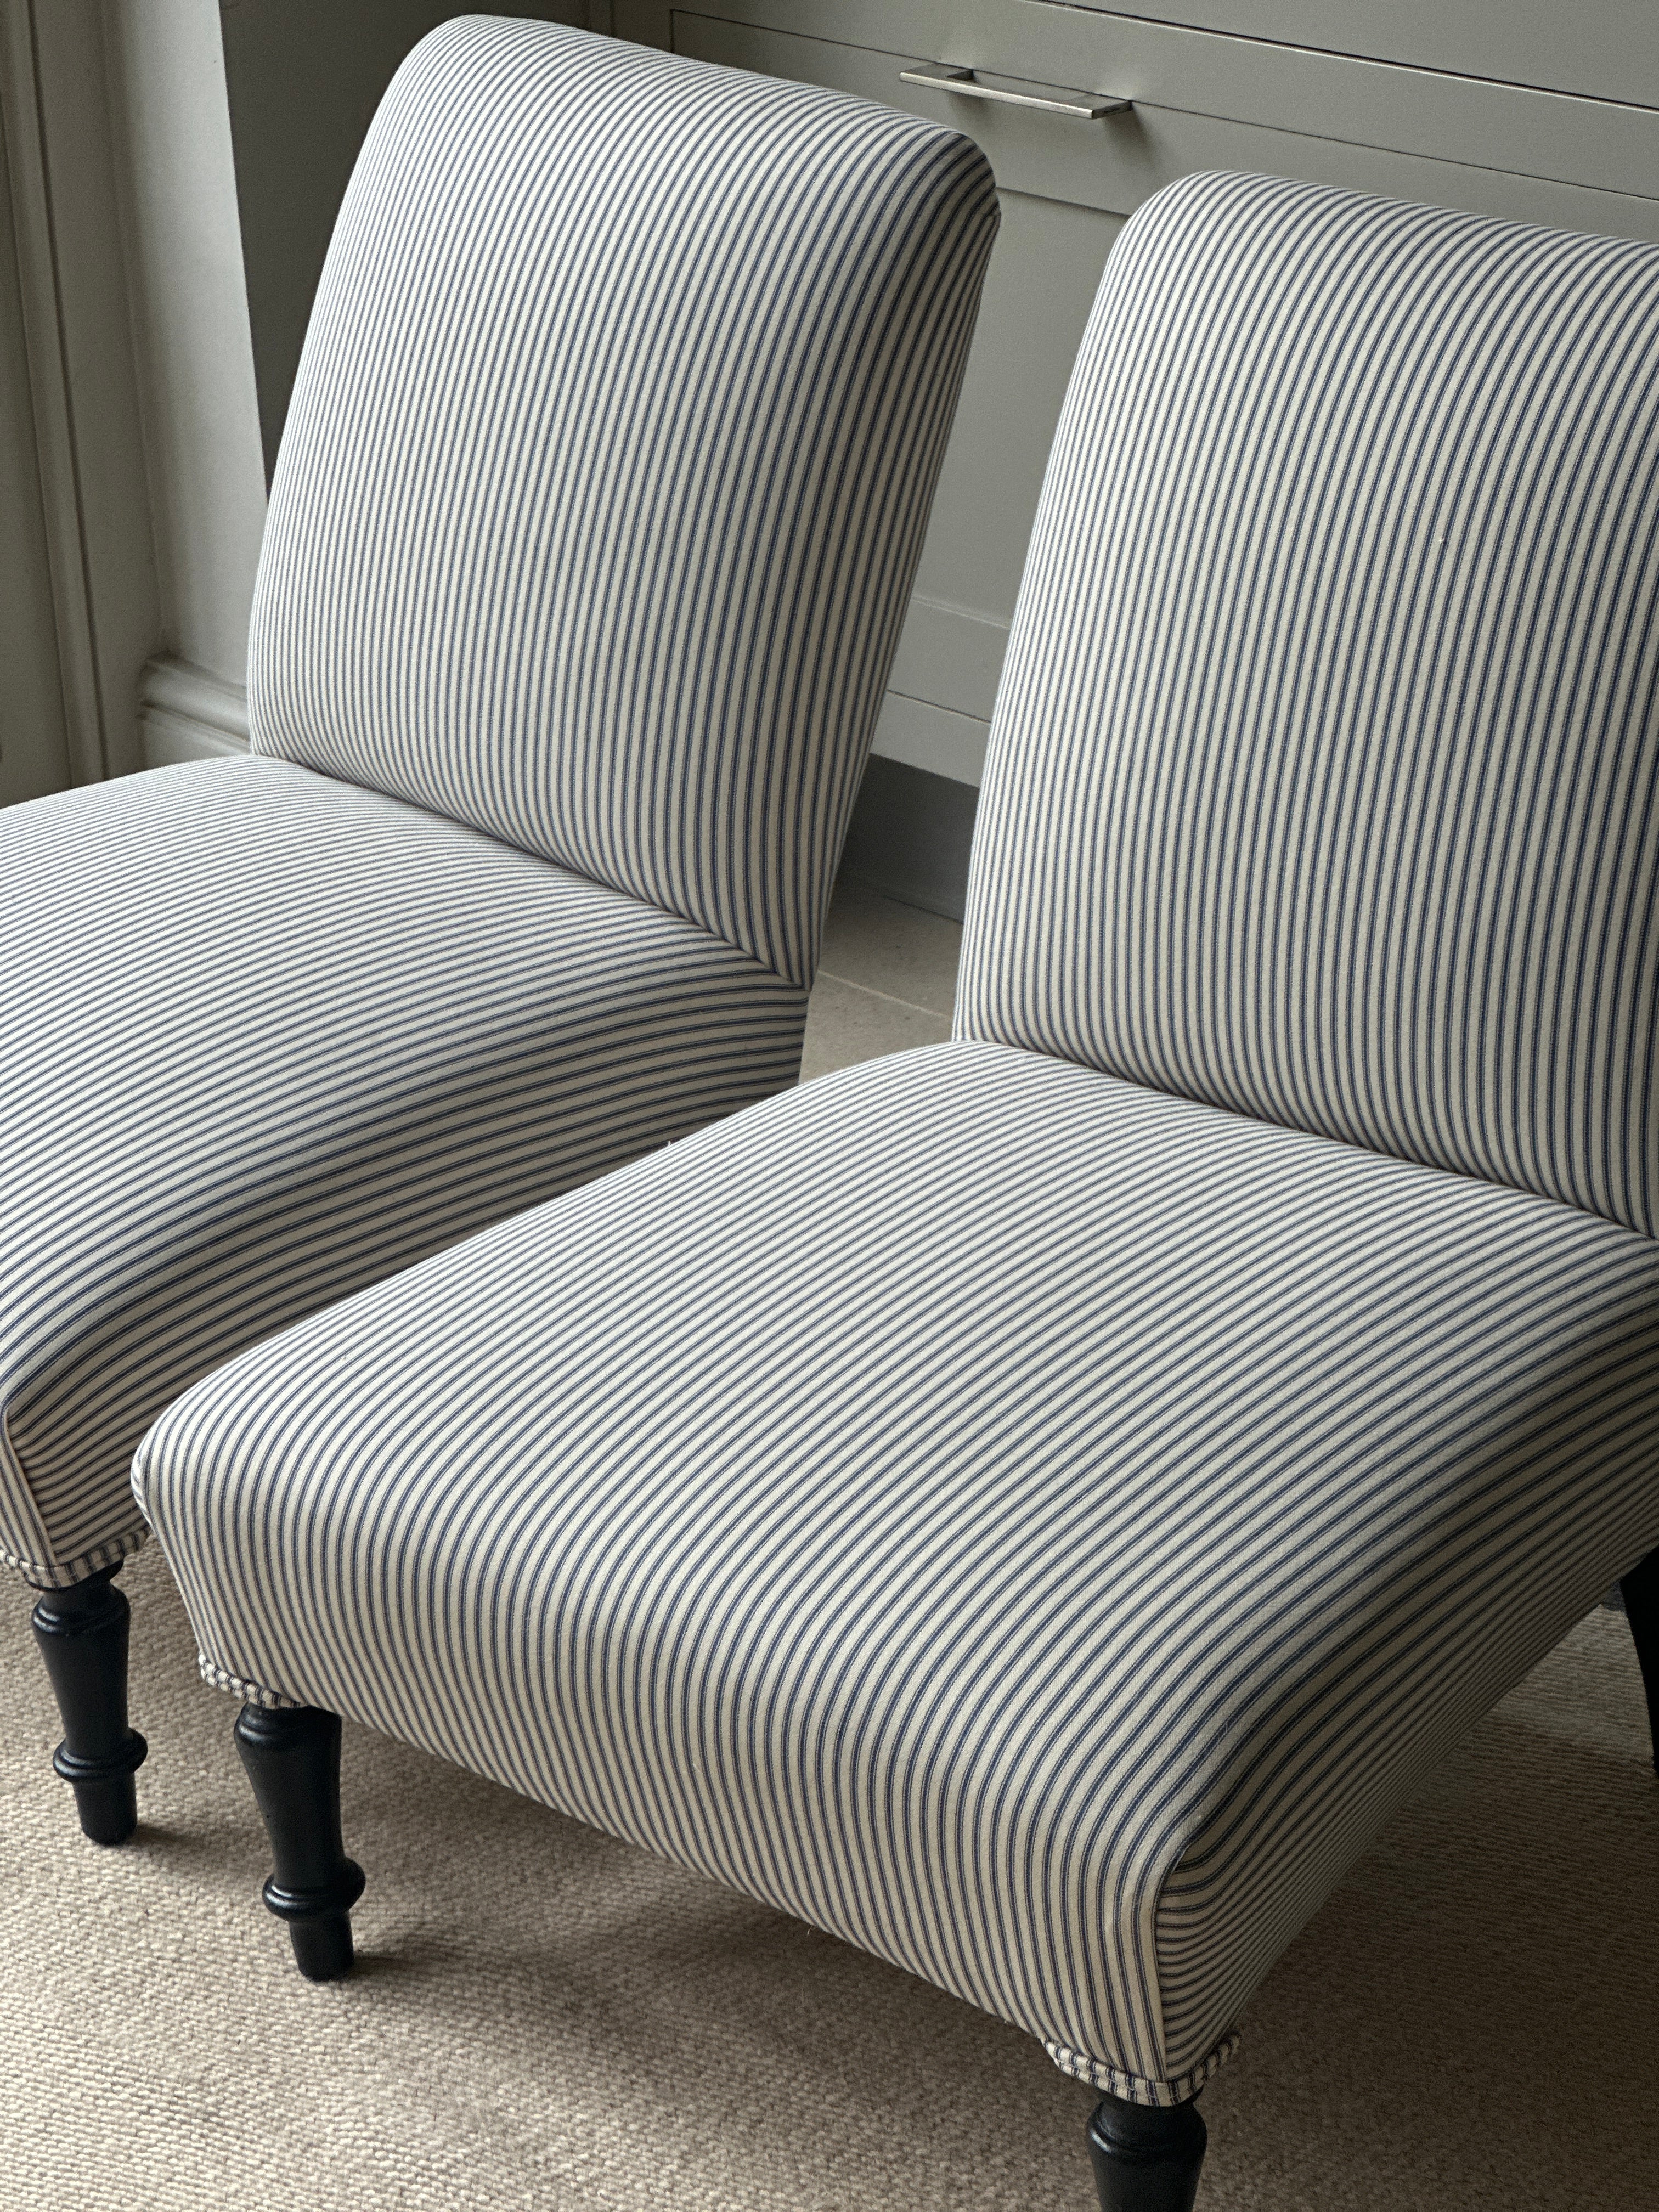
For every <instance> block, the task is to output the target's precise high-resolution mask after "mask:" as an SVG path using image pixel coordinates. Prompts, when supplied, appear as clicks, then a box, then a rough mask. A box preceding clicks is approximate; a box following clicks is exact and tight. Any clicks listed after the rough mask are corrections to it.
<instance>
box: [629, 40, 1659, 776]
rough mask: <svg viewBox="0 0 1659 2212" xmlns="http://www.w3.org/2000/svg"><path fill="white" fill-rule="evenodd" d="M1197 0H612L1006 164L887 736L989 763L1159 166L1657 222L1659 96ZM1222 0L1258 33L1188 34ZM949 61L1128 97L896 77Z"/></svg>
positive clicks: (1585, 223)
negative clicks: (1000, 685) (1042, 529)
mask: <svg viewBox="0 0 1659 2212" xmlns="http://www.w3.org/2000/svg"><path fill="white" fill-rule="evenodd" d="M1597 4H1598V5H1599V6H1601V8H1602V9H1608V8H1613V9H1617V8H1618V7H1619V6H1621V5H1622V4H1623V0H1597ZM1183 8H1184V12H1185V15H1186V16H1187V18H1188V20H1187V21H1185V22H1175V23H1171V22H1169V21H1148V20H1146V19H1145V18H1141V17H1139V16H1133V15H1125V14H1122V13H1119V12H1109V11H1106V10H1103V9H1099V8H1097V7H1093V6H1091V5H1088V4H1074V5H1069V6H1058V5H1054V4H1050V0H705V4H703V5H702V6H697V7H675V6H671V5H667V4H664V0H615V4H614V6H613V8H612V9H611V21H610V27H611V28H613V29H614V30H616V31H617V32H618V33H621V34H623V35H624V36H628V37H633V38H637V39H641V40H646V41H647V42H648V43H652V44H656V45H662V46H672V47H673V49H674V50H675V51H676V52H680V53H684V54H689V55H695V56H696V57H698V58H702V59H703V60H707V61H713V62H723V63H726V64H732V65H734V66H736V67H738V68H743V69H753V70H764V71H766V72H768V73H769V74H770V75H773V76H784V77H793V78H798V79H801V80H804V81H805V82H811V83H818V84H828V85H835V86H838V87H840V88H842V89H844V90H846V91H849V92H856V93H860V94H863V95H864V96H865V97H866V98H869V99H873V100H884V101H886V102H887V103H888V104H889V105H890V106H900V107H906V108H908V109H910V110H911V111H912V112H915V113H918V114H924V115H929V116H932V117H934V118H937V119H939V120H941V121H949V122H951V124H953V125H956V126H957V128H958V129H960V130H963V131H968V132H969V134H970V135H971V136H972V137H974V138H975V139H976V140H977V142H978V143H979V144H980V145H981V147H982V148H983V149H984V150H985V152H986V153H987V155H988V156H989V158H990V160H991V163H992V166H993V167H994V170H995V172H996V176H997V182H998V186H999V189H1000V195H1001V200H1002V231H1001V235H1000V239H999V240H998V244H997V248H996V252H995V254H994V257H993V259H992V264H991V268H990V272H989V275H988V277H987V283H986V290H985V296H984V301H983V305H982V307H981V312H980V319H979V326H978V330H977V332H976V334H975V340H974V351H973V356H972V358H971V360H970V362H969V370H968V376H967V380H966V384H965V386H964V388H963V397H962V404H961V408H960V410H959V412H958V415H957V426H956V430H955V434H954V436H953V438H952V441H951V450H950V453H949V455H948V456H947V459H946V461H945V471H944V474H943V477H942V478H941V480H940V483H939V495H938V499H937V501H936V503H935V506H934V510H933V524H932V527H931V530H930V532H929V534H928V538H927V548H926V550H925V552H924V554H923V557H922V564H921V572H920V574H919V576H918V579H917V584H916V589H915V598H914V599H913V602H912V605H911V610H910V615H909V619H908V623H907V625H906V628H905V631H904V635H903V638H902V641H901V644H900V647H899V653H898V658H897V660H896V665H895V667H894V671H893V678H892V682H891V686H890V691H889V695H888V698H887V701H886V704H885V707H884V712H883V715H882V720H881V723H880V726H879V728H878V732H877V736H876V750H877V752H878V754H884V755H886V756H887V757H890V758H892V759H896V760H900V761H903V762H907V763H909V764H910V765H911V766H913V767H915V768H919V769H928V770H931V771H933V772H934V773H935V774H938V775H945V776H949V777H952V778H955V779H957V781H963V782H968V783H976V782H977V781H978V780H979V775H980V771H981V762H982V760H983V757H984V749H985V741H986V738H987V734H988V729H987V725H988V720H989V716H990V713H991V707H992V702H993V700H994V696H995V690H996V679H997V675H998V672H999V671H1000V665H1001V659H1002V653H1003V647H1004V645H1005V643H1006V637H1007V626H1008V623H1009V619H1010V617H1011V615H1012V610H1013V603H1014V598H1015V594H1016V592H1017V591H1018V583H1019V574H1020V568H1021V565H1022V562H1023V560H1024V549H1025V543H1026V539H1027V537H1028V536H1029V534H1030V526H1031V520H1032V517H1033V515H1034V513H1035V511H1036V499H1037V494H1038V491H1039V489H1040V487H1041V483H1042V467H1043V462H1044V458H1045V456H1046V454H1047V452H1048V444H1049V441H1050V439H1051V437H1052V435H1053V432H1054V423H1055V421H1056V418H1057V416H1058V412H1059V408H1060V399H1061V396H1062V394H1063V392H1064V389H1065V385H1066V376H1067V374H1068V373H1069V370H1070V368H1071V363H1072V360H1073V356H1074V354H1075V352H1076V349H1077V344H1078V341H1079V337H1080V336H1081V334H1082V330H1083V325H1084V323H1085V319H1086V318H1087V315H1088V312H1089V307H1090V305H1091V301H1092V298H1093V295H1094V291H1095V288H1096V285H1097V283H1098V281H1099V277H1100V272H1101V270H1102V268H1103V265H1104V263H1105V259H1106V255H1107V253H1108V252H1109V249H1110V246H1111V243H1112V240H1113V239H1114V238H1115V236H1116V234H1117V232H1118V230H1119V229H1120V228H1121V225H1122V222H1123V220H1124V218H1125V217H1126V216H1127V215H1128V214H1129V213H1130V212H1131V211H1132V210H1133V209H1134V208H1135V207H1137V206H1138V205H1139V203H1140V202H1141V200H1143V199H1144V198H1146V196H1147V195H1148V194H1149V193H1151V192H1152V191H1156V190H1158V187H1159V186H1160V185H1164V184H1167V183H1169V182H1170V181H1171V180H1172V179H1174V178H1176V177H1178V176H1182V175H1184V174H1187V173H1190V172H1191V171H1193V170H1194V169H1209V168H1217V169H1245V170H1257V171H1262V172H1266V173H1269V174H1273V175H1279V176H1291V177H1306V178H1309V179H1312V180H1314V181H1316V182H1322V183H1329V184H1337V185H1348V186H1351V187H1352V188H1354V189H1357V190H1359V191H1376V192H1383V193H1389V194H1392V195H1394V196H1395V197H1399V198H1402V199H1416V200H1425V201H1430V202H1433V203H1437V204H1440V205H1443V206H1449V207H1466V208H1470V209H1473V210H1476V211H1478V212H1482V213H1488V214H1493V215H1503V216H1514V217H1517V218H1519V219H1521V220H1522V221H1529V222H1546V223H1555V224H1560V225H1564V226H1565V227H1568V228H1579V229H1585V230H1603V231H1609V232H1613V233H1615V234H1623V235H1626V236H1632V237H1644V238H1659V113H1656V112H1655V111H1653V110H1651V109H1648V108H1645V107H1643V106H1639V105H1638V104H1636V103H1633V102H1630V101H1626V102H1625V103H1623V104H1615V103H1613V102H1610V101H1607V100H1601V99H1584V98H1581V97H1571V96H1567V95H1565V94H1558V93H1553V92H1548V91H1541V90H1538V89H1536V88H1533V87H1528V86H1526V85H1516V84H1507V83H1502V82H1486V81H1479V80H1475V79H1473V78H1469V77H1467V76H1455V75H1452V74H1449V73H1447V72H1446V71H1444V70H1435V69H1430V68H1423V67H1419V66H1399V65H1394V64H1390V63H1388V62H1379V61H1376V60H1373V59H1368V58H1357V57H1355V56H1353V55H1349V54H1343V53H1332V52H1318V51H1315V50H1313V49H1311V48H1310V47H1306V46H1291V45H1286V44H1277V43H1273V42H1271V41H1270V40H1268V39H1267V37H1265V36H1264V35H1262V31H1263V29H1264V27H1266V26H1267V25H1269V24H1270V23H1273V22H1274V21H1277V20H1278V18H1277V17H1276V15H1275V13H1274V11H1275V9H1276V8H1284V9H1285V10H1286V16H1285V20H1286V21H1289V20H1290V17H1291V15H1295V16H1296V20H1297V21H1298V22H1301V23H1303V25H1304V27H1305V22H1306V20H1307V18H1306V10H1305V9H1303V10H1302V11H1301V13H1300V14H1299V15H1298V14H1297V11H1296V9H1293V8H1291V6H1290V0H1214V4H1213V5H1210V4H1209V0H1191V4H1189V5H1188V4H1186V0H1183ZM1230 10H1231V13H1232V14H1233V15H1237V17H1238V19H1239V26H1240V27H1243V24H1244V20H1245V18H1246V17H1248V19H1249V25H1250V26H1252V27H1254V31H1255V34H1254V35H1250V36H1237V35H1218V33H1216V32H1215V31H1212V30H1208V29H1204V28H1197V27H1192V21H1193V18H1194V17H1202V16H1204V15H1206V14H1207V15H1210V16H1212V17H1214V18H1215V19H1216V20H1218V21H1220V20H1222V19H1223V18H1224V17H1226V16H1227V15H1228V14H1229V11H1230ZM1170 12H1171V13H1174V14H1180V13H1182V12H1183V11H1182V9H1175V8H1172V9H1171V10H1170ZM1347 13H1348V17H1349V18H1351V19H1353V20H1356V21H1357V17H1355V16H1354V11H1353V10H1352V9H1350V10H1349V11H1347ZM1486 14H1487V16H1488V18H1489V17H1490V9H1487V10H1486ZM1460 52H1461V49H1460ZM1500 58H1501V54H1500ZM933 61H946V62H951V63H954V64H965V65H968V66H970V67H972V68H975V69H976V70H979V71H980V72H981V75H982V76H986V77H987V78H989V79H990V80H991V81H992V82H997V83H1000V84H1002V85H1004V86H1005V87H1006V88H1009V89H1012V90H1017V91H1018V90H1022V89H1024V90H1026V91H1030V92H1040V91H1041V90H1042V89H1043V88H1044V87H1045V86H1046V87H1055V86H1061V87H1064V86H1076V87H1083V88H1087V89H1090V90H1094V91H1105V92H1112V93H1117V94H1122V95H1123V96H1125V97H1127V98H1128V99H1129V100H1132V101H1133V107H1132V109H1131V110H1130V112H1127V113H1125V114H1120V115H1115V116H1111V117H1108V118H1103V119H1100V120H1096V121H1084V120H1079V119H1077V118H1073V117H1070V116H1066V115H1059V114H1053V113H1048V112H1040V111H1036V110H1032V109H1022V108H1018V107H1012V106H991V105H987V104H986V103H983V102H981V101H977V100H970V99H968V98H964V97H962V96H960V95H957V94H951V93H950V92H948V91H941V90H935V89H929V88H926V87H924V86H920V85H916V84H914V83H907V82H905V81H904V79H903V76H902V72H903V71H904V70H912V69H915V67H916V66H917V64H925V63H927V62H933Z"/></svg>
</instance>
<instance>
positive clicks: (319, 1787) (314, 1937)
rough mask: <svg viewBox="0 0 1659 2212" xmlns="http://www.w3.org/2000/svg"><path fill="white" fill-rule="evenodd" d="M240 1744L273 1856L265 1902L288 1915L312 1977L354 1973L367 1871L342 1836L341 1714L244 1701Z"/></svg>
mask: <svg viewBox="0 0 1659 2212" xmlns="http://www.w3.org/2000/svg"><path fill="white" fill-rule="evenodd" d="M236 1748H237V1750H238V1751H240V1753H241V1754H242V1764H243V1765H244V1766H245V1767H246V1769H247V1778H248V1780H249V1781H250V1782H251V1783H252V1784H253V1795H254V1796H255V1798H256V1799H257V1800H258V1807H259V1814H260V1817H261V1819H262V1820H264V1824H265V1833H266V1835H267V1836H268V1837H269V1838H270V1852H271V1857H273V1858H274V1859H275V1860H276V1871H275V1872H274V1873H273V1874H272V1875H271V1877H270V1881H268V1882H267V1883H266V1884H265V1887H264V1900H265V1903H266V1905H268V1906H269V1907H270V1910H271V1911H273V1912H274V1913H275V1914H276V1917H277V1918H278V1919H279V1920H286V1921H287V1923H288V1932H289V1936H290V1937H291V1938H292V1940H293V1943H294V1957H295V1964H296V1965H297V1966H299V1969H300V1972H301V1973H302V1974H303V1975H304V1976H305V1977H306V1978H307V1981H312V1982H331V1981H335V1980H337V1979H338V1978H339V1977H340V1976H341V1975H342V1974H349V1972H351V1956H352V1954H351V1908H352V1906H353V1905H355V1904H356V1902H357V1899H359V1898H360V1897H361V1896H362V1893H363V1870H362V1868H361V1867H360V1866H358V1865H357V1864H356V1862H355V1861H354V1860H352V1859H349V1858H348V1857H346V1855H345V1846H344V1844H343V1842H342V1841H341V1838H340V1718H339V1715H338V1714H337V1713H325V1712H322V1711H319V1709H318V1707H317V1706H315V1705H301V1706H299V1707H297V1708H295V1709H291V1710H289V1711H283V1712H267V1711H265V1710H264V1707H263V1706H260V1705H244V1706H243V1708H242V1710H241V1711H240V1713H239V1714H238V1715H237V1717H236Z"/></svg>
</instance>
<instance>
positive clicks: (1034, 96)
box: [899, 62, 1134, 123]
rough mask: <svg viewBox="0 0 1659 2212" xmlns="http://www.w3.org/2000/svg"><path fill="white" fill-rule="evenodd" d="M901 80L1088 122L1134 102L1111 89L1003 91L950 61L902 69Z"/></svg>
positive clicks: (1118, 111)
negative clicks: (1075, 116) (1108, 90)
mask: <svg viewBox="0 0 1659 2212" xmlns="http://www.w3.org/2000/svg"><path fill="white" fill-rule="evenodd" d="M899 79H900V82H902V83H904V84H925V85H927V86H928V87H929V88H931V89H932V90H933V91H934V92H958V93H960V94H962V95H963V98H964V99H965V100H1001V101H1003V102H1004V103H1005V104H1006V106H1009V107H1040V108H1042V111H1043V112H1044V113H1045V114H1048V115H1077V116H1080V117H1081V118H1083V120H1084V121H1085V123H1092V122H1093V121H1094V120H1095V119H1096V118H1097V117H1098V116H1102V115H1121V114H1122V113H1123V112H1124V110H1125V109H1126V108H1128V107H1131V106H1133V104H1134V103H1133V100H1118V99H1115V98H1114V96H1113V95H1112V94H1110V93H1109V92H1062V91H1061V90H1060V88H1059V87H1058V86H1050V87H1048V88H1047V89H1046V90H1045V91H1043V92H1042V93H1036V92H1004V91H1002V90H1001V88H1000V87H999V86H997V85H994V84H981V82H979V79H978V78H977V77H976V76H975V74H974V72H973V70H970V69H957V68H955V67H953V66H952V64H951V63H949V62H930V63H929V64H927V67H926V68H924V69H908V70H900V71H899Z"/></svg>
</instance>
